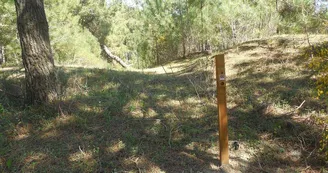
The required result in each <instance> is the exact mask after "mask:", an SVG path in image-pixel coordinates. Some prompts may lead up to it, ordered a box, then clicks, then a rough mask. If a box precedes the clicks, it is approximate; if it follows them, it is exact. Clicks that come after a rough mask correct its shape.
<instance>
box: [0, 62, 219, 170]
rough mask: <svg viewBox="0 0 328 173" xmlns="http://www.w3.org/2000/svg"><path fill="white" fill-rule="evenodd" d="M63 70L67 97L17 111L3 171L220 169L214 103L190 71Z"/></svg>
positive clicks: (63, 84)
mask: <svg viewBox="0 0 328 173" xmlns="http://www.w3.org/2000/svg"><path fill="white" fill-rule="evenodd" d="M61 70H62V71H61V72H59V74H60V75H59V78H60V81H61V84H62V86H63V87H62V88H61V92H62V93H63V95H62V101H60V102H58V103H56V104H55V105H52V109H50V108H49V107H43V108H42V107H38V108H34V107H32V108H25V109H20V110H19V109H18V108H15V109H16V110H13V111H16V113H17V114H14V113H13V112H12V113H13V114H12V115H11V116H12V119H10V123H9V122H7V123H9V124H11V130H9V128H10V127H9V126H6V127H8V129H3V130H4V132H5V133H7V135H9V136H11V137H12V138H11V139H9V141H7V143H6V144H10V148H8V147H6V151H4V156H3V157H1V158H2V164H1V167H2V168H1V169H0V170H5V171H9V172H17V171H18V172H29V171H33V172H39V171H46V172H121V171H131V172H136V171H142V172H151V171H155V172H158V171H164V172H183V171H191V170H192V171H194V172H197V171H203V170H204V169H206V170H213V171H215V169H214V168H212V167H213V165H218V163H219V161H218V159H217V155H216V154H215V153H213V152H210V151H209V149H210V148H215V147H216V146H217V144H216V141H217V133H216V129H217V124H216V122H217V121H216V119H217V117H216V107H215V104H212V103H208V102H206V99H207V98H206V97H205V96H204V97H200V98H198V97H197V96H196V93H195V88H194V86H193V85H192V84H191V83H190V81H189V79H190V78H191V76H189V78H188V77H187V76H184V75H176V76H174V75H171V76H169V75H153V74H152V75H151V74H143V73H137V72H123V71H112V70H104V69H82V68H77V69H61ZM65 96H69V97H65ZM54 109H55V110H54ZM13 119H18V120H17V121H14V120H13ZM7 125H8V124H7ZM17 129H18V130H17ZM8 133H12V134H8ZM8 161H10V162H12V165H11V166H10V167H8V165H7V166H6V163H8Z"/></svg>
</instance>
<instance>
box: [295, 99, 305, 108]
mask: <svg viewBox="0 0 328 173" xmlns="http://www.w3.org/2000/svg"><path fill="white" fill-rule="evenodd" d="M304 103H305V100H304V101H303V102H302V103H301V105H299V106H298V107H297V108H296V110H299V109H300V108H302V106H303V105H304Z"/></svg>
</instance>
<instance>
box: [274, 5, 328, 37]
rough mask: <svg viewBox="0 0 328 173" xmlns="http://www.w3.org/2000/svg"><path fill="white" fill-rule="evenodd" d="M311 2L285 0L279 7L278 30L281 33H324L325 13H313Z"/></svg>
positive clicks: (313, 8)
mask: <svg viewBox="0 0 328 173" xmlns="http://www.w3.org/2000/svg"><path fill="white" fill-rule="evenodd" d="M313 4H314V3H313V1H312V0H287V1H282V2H281V3H280V5H279V11H278V12H279V16H280V20H281V22H280V23H279V30H280V32H282V33H304V32H311V33H316V32H321V33H326V26H325V25H326V24H325V21H326V19H327V17H328V16H327V13H326V12H324V11H322V12H318V13H316V12H315V7H314V5H313Z"/></svg>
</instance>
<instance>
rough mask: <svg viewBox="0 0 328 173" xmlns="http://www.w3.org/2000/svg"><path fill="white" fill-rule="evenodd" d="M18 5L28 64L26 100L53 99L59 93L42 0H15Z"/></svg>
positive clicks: (37, 101)
mask: <svg viewBox="0 0 328 173" xmlns="http://www.w3.org/2000/svg"><path fill="white" fill-rule="evenodd" d="M15 6H16V13H17V28H18V33H19V37H20V44H21V49H22V59H23V65H24V68H25V78H26V97H25V99H26V102H27V103H28V104H42V103H50V102H52V101H54V100H55V99H56V97H57V91H56V87H57V86H56V75H55V66H54V60H53V57H52V52H51V47H50V39H49V28H48V22H47V18H46V14H45V11H44V5H43V0H15Z"/></svg>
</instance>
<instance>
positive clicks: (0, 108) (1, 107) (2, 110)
mask: <svg viewBox="0 0 328 173" xmlns="http://www.w3.org/2000/svg"><path fill="white" fill-rule="evenodd" d="M4 112H5V108H4V107H3V106H2V105H1V104H0V114H2V113H4Z"/></svg>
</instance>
